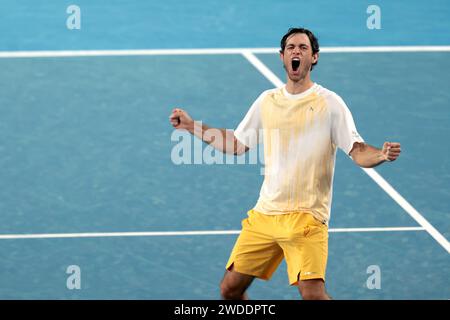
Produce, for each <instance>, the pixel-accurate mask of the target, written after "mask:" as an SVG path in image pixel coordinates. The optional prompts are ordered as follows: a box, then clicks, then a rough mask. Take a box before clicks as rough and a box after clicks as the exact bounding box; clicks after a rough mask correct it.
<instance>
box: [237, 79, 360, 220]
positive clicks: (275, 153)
mask: <svg viewBox="0 0 450 320" xmlns="http://www.w3.org/2000/svg"><path fill="white" fill-rule="evenodd" d="M234 134H235V136H236V138H237V139H238V140H239V141H240V142H241V143H243V144H245V145H246V146H247V147H249V148H253V147H255V146H257V144H258V143H259V142H261V141H262V142H263V143H264V164H265V168H264V170H265V171H264V182H263V185H262V187H261V191H260V196H259V199H258V202H257V203H256V206H255V207H254V209H255V210H256V211H258V212H261V213H264V214H272V215H273V214H285V213H292V212H299V211H303V212H305V211H306V212H310V213H311V214H312V215H313V216H314V217H315V218H316V219H318V220H319V221H321V222H322V223H325V224H328V221H329V219H330V208H331V200H332V185H333V174H334V164H335V159H336V147H339V148H340V149H342V150H343V151H344V152H345V153H346V154H349V152H350V151H351V149H352V147H353V144H354V143H355V142H362V141H363V139H362V138H361V137H360V135H359V134H358V132H357V131H356V127H355V123H354V121H353V117H352V115H351V113H350V110H349V109H348V108H347V106H346V104H345V103H344V101H343V100H342V99H341V97H339V96H338V95H337V94H336V93H334V92H332V91H330V90H327V89H325V88H323V87H322V86H320V85H318V84H314V85H313V86H312V87H311V88H309V89H308V90H307V91H305V92H303V93H301V94H296V95H292V94H289V93H288V92H287V91H286V88H285V87H283V88H279V89H271V90H267V91H264V92H263V93H262V94H261V95H260V96H259V97H258V98H257V99H256V101H255V102H254V103H253V105H252V106H251V107H250V110H249V111H248V113H247V114H246V116H245V117H244V119H243V120H242V122H241V123H240V124H239V126H238V127H237V129H236V130H235V132H234Z"/></svg>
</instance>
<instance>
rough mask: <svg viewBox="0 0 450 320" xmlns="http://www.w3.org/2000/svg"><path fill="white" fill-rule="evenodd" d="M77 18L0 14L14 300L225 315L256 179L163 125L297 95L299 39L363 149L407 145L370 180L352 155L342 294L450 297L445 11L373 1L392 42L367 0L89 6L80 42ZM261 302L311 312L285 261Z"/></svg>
mask: <svg viewBox="0 0 450 320" xmlns="http://www.w3.org/2000/svg"><path fill="white" fill-rule="evenodd" d="M72 4H74V3H72V2H69V1H42V0H39V1H33V2H32V1H12V0H6V1H2V3H1V4H0V8H1V10H0V17H1V19H0V28H1V29H2V30H4V31H5V32H4V34H3V36H2V41H1V42H0V70H2V72H1V76H0V88H1V94H0V112H1V115H2V117H1V121H0V134H1V137H2V138H1V139H0V166H1V170H0V180H1V181H2V186H1V187H0V213H1V214H0V256H1V257H2V259H1V261H2V262H1V263H0V299H175V300H176V299H219V298H220V292H219V282H220V280H221V279H222V277H223V273H224V271H225V270H224V268H225V263H226V262H227V259H228V256H229V254H230V252H231V249H232V247H233V244H234V241H235V240H236V238H237V236H238V234H237V232H238V231H239V230H240V227H241V220H242V219H244V218H245V217H246V212H247V210H249V209H251V208H252V206H253V205H254V204H255V202H256V200H257V197H258V193H259V189H260V186H261V183H262V180H263V176H262V175H260V170H261V165H260V164H228V165H227V164H213V165H208V164H204V163H203V164H189V165H187V164H186V165H176V164H174V163H173V161H172V159H171V153H172V150H173V148H174V146H175V145H176V144H177V142H176V141H173V136H172V134H173V128H172V127H171V126H170V124H169V122H168V116H169V114H170V112H171V110H172V108H173V107H175V106H177V107H181V108H184V109H186V110H187V111H188V112H189V113H190V114H191V115H192V116H193V117H194V118H196V119H199V120H202V121H204V122H205V123H207V124H208V125H211V126H214V127H219V128H236V126H237V125H238V123H239V122H240V120H241V119H242V118H243V117H244V115H245V114H246V112H247V110H248V108H249V106H250V105H251V103H252V102H253V101H254V100H255V99H256V98H257V97H258V95H259V94H260V93H261V92H262V91H263V90H266V89H269V88H273V87H274V86H275V85H276V84H277V81H284V77H285V75H284V70H283V69H282V65H281V62H280V60H279V57H278V54H277V53H276V49H277V46H278V45H279V41H280V39H281V37H282V35H283V34H284V33H285V32H286V31H287V29H288V28H289V27H291V26H298V25H301V26H305V27H308V28H310V29H311V30H312V31H315V32H316V33H317V34H318V37H319V42H320V44H321V55H320V59H319V63H318V65H317V67H316V68H315V69H314V71H313V72H312V77H313V80H314V81H316V82H317V83H319V84H321V85H322V86H324V87H326V88H329V89H330V90H333V91H335V92H336V93H338V94H339V95H340V96H341V97H342V98H343V99H344V100H345V101H346V103H347V105H348V106H349V108H350V110H351V111H352V114H353V117H354V119H355V123H356V125H357V128H358V131H359V132H360V134H361V135H362V137H363V138H364V139H365V140H366V141H367V142H368V143H369V144H372V145H374V146H377V147H380V146H381V145H382V144H383V142H384V141H399V142H401V143H402V155H401V157H400V158H399V159H398V160H397V161H396V162H394V163H391V164H384V165H382V166H380V167H377V168H375V170H369V171H364V170H361V168H359V167H357V166H356V165H355V164H354V163H353V162H352V161H351V160H350V159H349V158H348V157H347V156H346V155H345V154H344V153H343V152H342V151H339V152H338V156H337V161H336V171H335V178H334V187H333V190H334V192H333V207H332V212H331V222H330V240H329V259H328V267H327V291H328V292H329V293H330V295H331V296H332V297H333V298H335V299H450V277H449V275H450V256H449V243H448V239H449V238H450V202H449V198H450V197H449V196H450V189H449V185H450V184H449V182H450V174H449V163H450V152H449V148H448V142H447V140H448V138H449V137H450V129H449V126H448V123H449V120H450V113H449V103H450V91H449V90H448V84H449V83H450V72H449V71H450V37H449V34H450V23H449V22H448V19H447V17H448V16H449V15H450V5H449V4H448V3H447V2H445V1H438V0H430V1H428V2H427V3H426V4H425V3H423V2H421V1H409V2H408V4H407V5H406V4H400V2H395V3H392V1H378V3H377V5H378V6H379V7H380V9H381V26H382V27H381V29H380V30H369V29H368V28H367V26H366V20H367V18H368V16H369V15H368V14H367V13H366V9H367V7H368V6H369V5H370V4H372V3H369V2H367V1H341V2H339V4H337V3H336V4H329V3H328V2H326V1H302V2H299V1H286V2H283V3H282V4H280V3H278V2H276V1H268V0H266V1H248V2H243V1H228V2H223V1H190V2H186V3H181V2H176V1H164V2H160V1H135V2H132V3H124V2H121V1H112V2H111V1H95V3H93V2H91V1H77V3H76V5H78V6H79V8H80V9H81V29H79V30H69V29H67V27H66V19H67V17H68V16H69V14H68V13H67V12H66V9H67V7H68V6H69V5H72ZM419 22H420V23H419ZM379 46H383V48H384V49H383V50H379V51H378V52H376V50H374V49H373V47H379ZM403 46H408V48H409V49H405V50H402V49H401V48H402V47H403ZM413 46H414V47H413ZM356 47H359V49H355V48H356ZM348 48H354V49H353V50H349V49H348ZM370 48H372V49H370ZM399 48H400V49H399ZM159 49H164V50H163V51H158V50H159ZM179 49H186V50H179ZM80 50H84V51H83V52H81V51H80ZM62 51H64V52H63V53H62ZM346 51H350V52H346ZM249 57H251V58H254V59H256V60H253V62H254V61H258V62H259V63H261V64H260V66H261V65H262V66H264V67H266V68H267V70H268V71H267V70H266V72H264V70H262V69H261V68H258V67H257V66H255V64H253V63H252V61H250V60H249ZM192 141H194V140H192ZM205 146H206V145H204V147H205ZM73 265H75V266H78V267H79V269H80V272H81V277H80V279H81V281H80V283H81V288H80V289H73V290H70V289H68V287H67V280H68V277H69V276H70V274H68V273H67V272H66V271H67V268H68V267H69V266H73ZM370 266H378V267H379V269H380V272H381V273H380V274H381V287H380V288H379V289H369V287H368V286H367V281H368V278H369V277H370V276H371V274H370V273H368V272H367V270H368V268H369V267H370ZM249 296H250V298H253V299H298V298H299V294H298V291H297V289H296V288H295V287H290V286H289V284H288V279H287V274H286V265H285V263H284V262H283V263H282V265H280V267H279V269H278V270H277V272H276V273H275V275H274V276H273V278H272V279H271V280H270V281H268V282H265V281H261V280H255V281H254V283H253V285H252V287H251V288H250V290H249Z"/></svg>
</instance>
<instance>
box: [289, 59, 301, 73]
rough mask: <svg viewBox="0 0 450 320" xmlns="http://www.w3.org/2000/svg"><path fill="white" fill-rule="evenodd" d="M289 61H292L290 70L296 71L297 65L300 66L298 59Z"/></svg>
mask: <svg viewBox="0 0 450 320" xmlns="http://www.w3.org/2000/svg"><path fill="white" fill-rule="evenodd" d="M291 63H292V70H294V71H297V69H298V67H300V59H299V58H294V59H292V61H291Z"/></svg>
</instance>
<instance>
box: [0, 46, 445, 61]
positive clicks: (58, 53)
mask: <svg viewBox="0 0 450 320" xmlns="http://www.w3.org/2000/svg"><path fill="white" fill-rule="evenodd" d="M244 52H251V53H255V54H261V53H278V52H279V48H204V49H135V50H45V51H0V58H58V57H95V56H167V55H215V54H242V53H244ZM320 52H321V53H352V52H354V53H358V52H450V46H367V47H322V48H320Z"/></svg>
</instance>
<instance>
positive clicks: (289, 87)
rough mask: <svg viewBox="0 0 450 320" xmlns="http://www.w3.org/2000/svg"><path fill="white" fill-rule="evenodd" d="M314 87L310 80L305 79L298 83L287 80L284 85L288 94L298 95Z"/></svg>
mask: <svg viewBox="0 0 450 320" xmlns="http://www.w3.org/2000/svg"><path fill="white" fill-rule="evenodd" d="M313 85H314V82H312V81H311V78H309V77H307V78H304V79H302V80H299V81H292V80H291V79H288V81H287V83H286V91H287V92H288V93H290V94H300V93H303V92H305V91H306V90H308V89H309V88H311V87H312V86H313Z"/></svg>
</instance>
